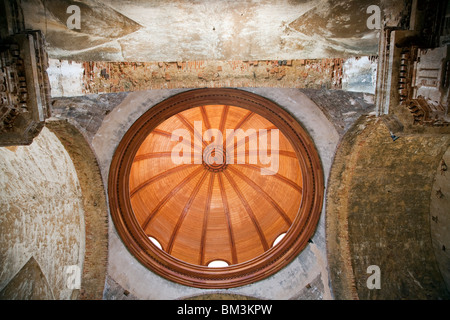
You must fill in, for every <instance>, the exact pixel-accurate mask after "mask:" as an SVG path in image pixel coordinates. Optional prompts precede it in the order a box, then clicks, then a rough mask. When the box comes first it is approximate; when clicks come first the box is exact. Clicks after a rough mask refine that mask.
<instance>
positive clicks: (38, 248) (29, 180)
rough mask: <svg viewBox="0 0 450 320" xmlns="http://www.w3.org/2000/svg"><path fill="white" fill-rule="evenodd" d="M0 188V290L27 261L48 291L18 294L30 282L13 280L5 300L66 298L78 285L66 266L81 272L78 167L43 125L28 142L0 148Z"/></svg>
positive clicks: (82, 232)
mask: <svg viewBox="0 0 450 320" xmlns="http://www.w3.org/2000/svg"><path fill="white" fill-rule="evenodd" d="M0 190H1V194H0V291H1V290H3V289H4V288H5V287H6V286H7V285H8V284H9V282H10V281H11V280H12V279H13V278H14V277H15V276H16V274H17V273H18V272H19V271H20V270H21V269H22V267H24V266H25V265H26V264H27V262H28V261H30V260H31V261H33V263H32V265H33V266H36V265H38V267H36V268H33V269H32V270H36V269H39V268H40V270H41V271H42V275H43V277H44V278H45V281H44V282H47V283H48V287H49V290H50V293H49V292H47V293H46V296H32V297H25V296H20V294H21V290H20V288H21V287H23V286H27V285H30V284H27V283H21V282H16V283H15V285H17V287H15V288H13V290H8V292H12V294H13V296H7V297H3V298H7V299H27V298H33V299H39V298H41V299H44V298H48V297H49V296H50V297H51V298H52V299H57V300H66V299H70V298H71V296H72V291H73V289H76V285H75V283H74V282H70V283H71V284H72V285H74V286H73V287H72V285H68V281H69V278H68V277H69V276H70V275H72V274H74V273H73V272H74V271H72V270H70V269H69V270H68V269H67V267H69V266H75V267H74V268H78V270H79V271H80V272H81V270H82V269H83V263H84V256H85V229H84V210H83V205H82V201H81V189H80V185H79V182H78V177H77V173H76V170H75V168H74V165H73V163H72V161H71V158H70V156H69V155H68V153H67V152H66V150H65V149H64V147H63V146H62V144H61V142H60V141H59V140H58V138H57V137H56V136H55V135H54V134H53V133H52V132H50V131H49V130H48V129H47V128H43V130H42V132H41V134H40V135H39V136H38V137H37V138H35V140H34V141H33V143H32V144H31V145H30V146H19V147H7V148H0ZM32 272H34V271H32ZM74 275H75V276H78V275H80V276H81V273H78V274H74ZM25 278H26V277H25Z"/></svg>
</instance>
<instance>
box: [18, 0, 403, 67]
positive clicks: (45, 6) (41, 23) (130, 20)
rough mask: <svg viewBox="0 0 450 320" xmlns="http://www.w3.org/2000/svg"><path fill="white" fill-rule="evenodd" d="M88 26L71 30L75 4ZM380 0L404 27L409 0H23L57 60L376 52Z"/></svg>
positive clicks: (29, 24)
mask: <svg viewBox="0 0 450 320" xmlns="http://www.w3.org/2000/svg"><path fill="white" fill-rule="evenodd" d="M73 4H75V5H77V6H79V8H80V12H81V14H80V22H81V25H80V29H76V28H75V29H69V28H67V20H68V19H69V17H70V16H71V13H70V11H69V13H67V8H68V7H69V6H70V5H73ZM371 5H377V6H379V8H380V9H381V19H382V21H383V23H385V25H386V26H397V25H399V24H401V23H402V20H401V19H402V17H404V16H405V12H406V11H407V10H408V8H407V6H406V5H405V2H404V1H398V2H396V3H392V2H389V1H386V0H378V1H373V0H364V1H356V0H352V1H348V0H346V1H343V0H340V1H331V0H321V1H312V0H302V1H295V0H281V1H271V0H259V1H257V0H247V1H219V0H212V1H207V2H205V1H194V0H177V1H165V0H159V1H150V2H149V1H142V0H138V1H118V0H104V1H101V2H100V1H97V0H83V1H70V0H62V1H60V0H46V1H43V0H31V1H23V2H22V9H23V15H24V17H25V27H26V28H29V29H39V30H42V31H43V33H44V35H45V37H46V40H47V42H48V44H49V47H48V53H49V57H50V58H55V59H66V60H76V61H189V60H190V61H193V60H266V59H279V60H285V59H321V58H341V57H348V56H361V55H376V54H377V53H378V37H379V32H378V30H376V29H375V30H374V29H369V28H368V26H367V20H368V19H369V18H370V17H371V12H369V13H367V8H368V7H369V6H371Z"/></svg>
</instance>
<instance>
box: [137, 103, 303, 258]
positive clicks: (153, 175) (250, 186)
mask: <svg viewBox="0 0 450 320" xmlns="http://www.w3.org/2000/svg"><path fill="white" fill-rule="evenodd" d="M194 123H197V124H198V125H197V127H198V128H194ZM179 129H182V130H183V129H184V130H185V132H186V133H187V134H188V135H189V136H188V138H189V139H186V140H180V141H179V139H178V138H177V137H178V136H177V134H176V132H177V130H179ZM209 129H217V130H219V132H220V133H221V135H222V139H220V140H222V141H212V142H211V141H207V139H204V137H205V135H206V133H207V130H209ZM239 129H241V130H242V131H241V135H240V136H238V135H237V134H235V135H234V136H233V132H234V133H236V132H239V131H238V130H239ZM272 130H277V131H279V129H278V128H277V127H276V126H274V124H273V123H271V122H270V121H268V120H267V119H265V118H264V117H262V116H261V115H259V114H256V113H255V112H253V111H249V110H246V109H243V108H239V107H236V106H228V105H206V106H198V107H194V108H191V109H188V110H185V111H182V112H180V113H178V114H176V115H174V116H172V117H170V118H169V119H167V120H165V121H164V122H162V123H161V124H159V125H158V126H157V127H156V128H155V129H154V130H153V131H152V132H151V133H150V134H149V135H148V136H147V137H146V139H145V140H144V142H143V143H142V145H141V146H140V147H139V150H138V151H137V153H136V156H135V158H134V161H133V165H132V167H131V172H130V197H131V205H132V207H133V211H134V213H135V215H136V218H137V220H138V222H139V224H140V226H141V227H142V229H143V230H144V232H145V233H146V234H147V235H148V236H149V237H152V238H153V239H156V240H157V241H158V242H159V243H160V244H161V246H162V249H163V250H164V251H166V252H167V253H168V254H170V255H172V256H173V257H175V258H177V259H180V260H183V261H185V262H188V263H192V264H197V265H208V264H209V263H210V262H211V261H215V260H222V261H226V262H227V263H228V264H229V265H234V264H238V263H242V262H245V261H248V260H251V259H253V258H255V257H257V256H259V255H261V254H262V253H264V252H265V251H267V250H269V249H270V248H271V247H272V244H273V242H274V241H275V239H276V238H277V237H278V236H280V235H281V234H283V233H286V232H287V231H288V230H289V228H290V226H291V225H292V222H293V221H294V219H295V217H296V215H297V213H298V211H299V208H300V204H301V201H302V184H303V180H302V172H301V169H300V165H299V161H298V159H297V156H296V154H295V151H294V149H293V148H292V146H291V144H290V142H289V141H288V140H287V139H286V137H284V135H283V134H282V133H280V132H278V133H277V134H278V138H279V139H278V140H279V141H276V143H272V141H271V140H270V137H271V136H272ZM227 131H228V132H229V134H228V135H226V132H227ZM245 133H247V135H245ZM263 134H265V135H266V136H267V137H268V139H267V140H266V141H267V143H261V141H259V140H264V139H265V137H260V135H263ZM185 136H186V135H185ZM196 137H197V139H196ZM181 139H182V138H181ZM231 139H233V140H231ZM180 143H181V144H187V145H186V147H187V148H188V151H189V153H190V154H189V157H188V158H187V159H186V160H188V161H185V163H179V164H178V163H176V162H178V161H175V163H174V161H172V158H171V156H172V151H173V150H176V146H177V145H180ZM231 144H233V145H231ZM261 145H263V147H262V149H263V150H264V152H265V150H266V149H267V153H268V155H272V156H273V158H274V157H275V156H277V157H278V159H276V160H275V159H273V161H274V162H275V161H278V166H277V167H278V168H276V170H277V171H276V172H275V171H274V172H273V174H265V175H263V174H262V172H261V168H266V169H267V168H269V165H268V164H263V163H261V160H262V159H261V157H259V154H260V151H262V150H260V146H261ZM273 145H278V146H279V148H278V146H277V150H272V149H271V146H273ZM185 150H186V148H185ZM231 150H232V151H234V157H233V161H232V160H231V155H230V154H229V153H230V151H231ZM196 151H197V152H196ZM263 155H265V154H263ZM176 156H178V154H176ZM175 160H177V159H176V158H175ZM196 160H197V161H196ZM215 160H216V161H215ZM238 160H241V161H238ZM263 160H264V159H263Z"/></svg>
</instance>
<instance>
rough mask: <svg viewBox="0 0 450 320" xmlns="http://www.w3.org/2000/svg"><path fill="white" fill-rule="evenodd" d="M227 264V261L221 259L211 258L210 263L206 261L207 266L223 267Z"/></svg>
mask: <svg viewBox="0 0 450 320" xmlns="http://www.w3.org/2000/svg"><path fill="white" fill-rule="evenodd" d="M228 266H229V264H228V262H226V261H223V260H213V261H211V262H210V263H208V267H209V268H224V267H228Z"/></svg>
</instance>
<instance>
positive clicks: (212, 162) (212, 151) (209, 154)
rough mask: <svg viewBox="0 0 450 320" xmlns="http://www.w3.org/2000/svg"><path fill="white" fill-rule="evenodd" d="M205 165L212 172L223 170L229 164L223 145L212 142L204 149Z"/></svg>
mask: <svg viewBox="0 0 450 320" xmlns="http://www.w3.org/2000/svg"><path fill="white" fill-rule="evenodd" d="M202 163H203V166H204V167H205V168H206V169H207V170H209V171H211V172H222V171H224V170H225V169H226V168H227V166H228V157H227V153H226V150H224V148H223V146H221V145H214V144H210V145H208V146H207V147H206V148H205V149H204V150H203V162H202Z"/></svg>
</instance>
